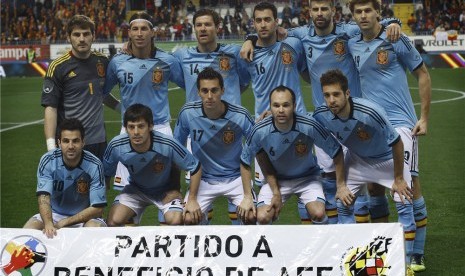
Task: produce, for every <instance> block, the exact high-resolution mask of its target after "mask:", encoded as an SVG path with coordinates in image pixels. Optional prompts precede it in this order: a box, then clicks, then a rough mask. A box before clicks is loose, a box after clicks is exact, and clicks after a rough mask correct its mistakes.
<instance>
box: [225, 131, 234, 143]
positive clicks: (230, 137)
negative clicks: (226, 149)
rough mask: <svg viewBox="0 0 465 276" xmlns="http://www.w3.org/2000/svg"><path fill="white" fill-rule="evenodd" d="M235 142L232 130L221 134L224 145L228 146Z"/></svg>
mask: <svg viewBox="0 0 465 276" xmlns="http://www.w3.org/2000/svg"><path fill="white" fill-rule="evenodd" d="M234 140H235V134H234V131H232V130H225V131H224V132H223V142H224V143H225V144H226V145H229V144H231V143H233V142H234Z"/></svg>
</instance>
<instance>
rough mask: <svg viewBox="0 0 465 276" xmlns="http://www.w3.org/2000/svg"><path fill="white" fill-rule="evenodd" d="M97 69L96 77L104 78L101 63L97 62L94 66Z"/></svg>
mask: <svg viewBox="0 0 465 276" xmlns="http://www.w3.org/2000/svg"><path fill="white" fill-rule="evenodd" d="M95 66H96V67H97V75H98V76H99V77H101V78H104V77H105V66H103V63H101V62H97V64H96V65H95Z"/></svg>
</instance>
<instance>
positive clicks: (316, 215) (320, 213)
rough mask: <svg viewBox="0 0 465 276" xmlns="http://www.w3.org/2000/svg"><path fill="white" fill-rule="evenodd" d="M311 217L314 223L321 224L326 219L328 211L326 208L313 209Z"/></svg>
mask: <svg viewBox="0 0 465 276" xmlns="http://www.w3.org/2000/svg"><path fill="white" fill-rule="evenodd" d="M310 217H311V219H312V221H317V222H321V221H323V220H325V219H326V210H325V208H324V207H322V208H313V210H311V213H310Z"/></svg>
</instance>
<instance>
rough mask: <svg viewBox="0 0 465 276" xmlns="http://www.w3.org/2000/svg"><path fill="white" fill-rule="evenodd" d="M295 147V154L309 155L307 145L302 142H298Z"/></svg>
mask: <svg viewBox="0 0 465 276" xmlns="http://www.w3.org/2000/svg"><path fill="white" fill-rule="evenodd" d="M294 147H295V153H296V154H297V155H298V156H304V155H307V153H308V147H307V144H305V143H303V142H302V140H299V141H297V143H295V145H294Z"/></svg>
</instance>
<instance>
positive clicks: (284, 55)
mask: <svg viewBox="0 0 465 276" xmlns="http://www.w3.org/2000/svg"><path fill="white" fill-rule="evenodd" d="M281 61H282V62H283V64H285V65H289V64H292V62H293V58H292V53H291V51H289V50H287V49H283V50H282V51H281Z"/></svg>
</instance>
